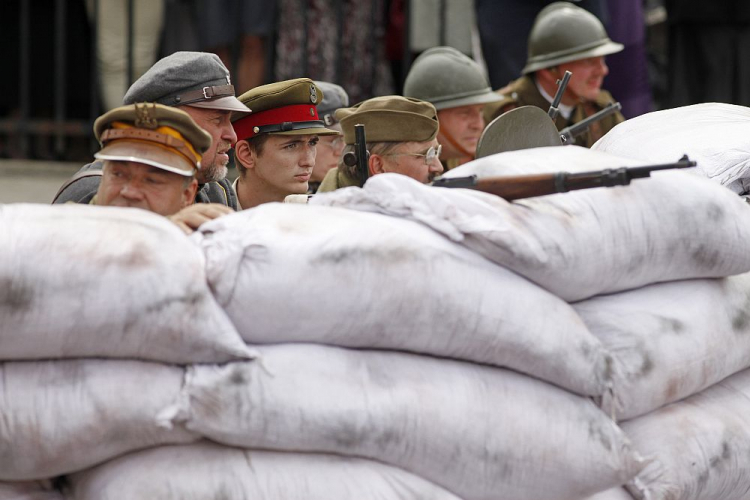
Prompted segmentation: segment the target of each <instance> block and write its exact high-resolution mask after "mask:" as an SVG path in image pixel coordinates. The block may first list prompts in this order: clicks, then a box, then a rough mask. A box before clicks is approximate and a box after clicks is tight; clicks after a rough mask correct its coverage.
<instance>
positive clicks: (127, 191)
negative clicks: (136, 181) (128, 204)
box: [120, 182, 143, 200]
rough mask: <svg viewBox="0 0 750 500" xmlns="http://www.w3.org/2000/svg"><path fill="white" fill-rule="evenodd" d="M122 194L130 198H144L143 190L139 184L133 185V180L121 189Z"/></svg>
mask: <svg viewBox="0 0 750 500" xmlns="http://www.w3.org/2000/svg"><path fill="white" fill-rule="evenodd" d="M120 196H122V197H123V198H127V199H129V200H142V199H143V191H142V190H141V189H140V188H138V187H137V186H135V185H133V183H132V182H128V183H127V184H125V185H124V186H122V189H120Z"/></svg>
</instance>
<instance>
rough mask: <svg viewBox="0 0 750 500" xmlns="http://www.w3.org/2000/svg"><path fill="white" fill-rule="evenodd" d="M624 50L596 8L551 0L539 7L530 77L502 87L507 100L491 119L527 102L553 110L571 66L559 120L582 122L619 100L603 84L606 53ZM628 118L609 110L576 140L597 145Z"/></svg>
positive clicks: (560, 123)
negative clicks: (590, 9) (593, 11)
mask: <svg viewBox="0 0 750 500" xmlns="http://www.w3.org/2000/svg"><path fill="white" fill-rule="evenodd" d="M622 49H623V46H622V45H621V44H619V43H615V42H613V41H612V40H610V39H609V36H608V35H607V32H606V30H605V29H604V25H603V24H602V23H601V21H599V19H597V18H596V16H594V15H593V14H591V13H590V12H588V11H586V10H584V9H582V8H580V7H578V6H576V5H574V4H572V3H569V2H554V3H551V4H549V5H548V6H546V7H545V8H543V9H542V10H541V11H540V12H539V14H538V15H537V17H536V19H535V20H534V25H533V27H532V28H531V33H530V34H529V43H528V53H529V55H528V59H527V61H526V66H525V67H524V68H523V70H522V74H523V75H524V76H522V77H521V78H519V79H518V80H515V81H513V82H511V83H510V84H509V85H508V86H506V87H504V88H502V89H500V90H498V91H497V92H498V94H500V96H501V97H502V100H501V101H500V102H498V103H496V104H490V105H488V106H487V107H486V108H485V119H486V120H487V122H490V121H492V120H493V119H494V118H496V117H497V116H499V115H501V114H502V113H504V112H506V111H510V110H511V109H514V108H516V107H519V106H526V105H531V106H537V107H539V108H542V109H544V110H545V111H547V110H548V109H549V106H550V104H551V103H552V100H553V98H554V96H555V93H556V92H557V83H556V82H557V80H558V79H561V78H562V77H563V75H564V74H565V71H566V70H567V71H570V72H571V73H572V76H571V77H570V82H569V83H568V87H567V90H566V91H565V93H564V94H563V98H562V101H561V103H560V106H559V109H560V113H559V115H558V117H557V120H556V121H555V125H556V126H557V129H558V130H562V129H563V128H565V127H567V126H569V125H572V124H574V123H578V122H579V121H581V120H583V119H584V118H586V117H587V116H591V115H592V114H594V113H596V112H597V111H599V110H601V109H603V108H604V107H606V106H607V104H609V103H610V102H612V101H613V100H614V99H613V98H612V96H611V95H610V94H609V92H607V91H606V90H603V89H602V82H603V80H604V77H605V76H607V73H609V69H608V68H607V64H606V63H605V62H604V57H605V56H607V55H609V54H615V53H617V52H620V51H622ZM623 121H625V117H624V116H622V114H621V113H619V112H616V113H614V114H612V115H609V116H607V117H606V118H604V119H602V120H601V121H599V122H597V123H594V124H592V125H591V126H590V127H589V131H588V132H587V133H585V134H583V135H581V136H580V137H578V139H577V140H576V144H577V145H579V146H586V147H591V146H592V145H593V144H594V143H595V142H596V141H597V140H598V139H599V138H600V137H601V136H603V135H604V134H606V133H607V132H608V131H609V130H611V129H612V128H613V127H614V126H615V125H617V124H618V123H620V122H623Z"/></svg>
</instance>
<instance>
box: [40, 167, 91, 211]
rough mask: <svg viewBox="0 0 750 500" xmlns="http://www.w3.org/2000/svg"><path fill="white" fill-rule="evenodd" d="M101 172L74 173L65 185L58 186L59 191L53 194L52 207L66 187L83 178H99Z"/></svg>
mask: <svg viewBox="0 0 750 500" xmlns="http://www.w3.org/2000/svg"><path fill="white" fill-rule="evenodd" d="M101 175H102V171H101V170H85V171H83V172H76V174H75V175H74V176H73V177H71V178H70V179H68V180H67V181H65V184H63V185H62V186H60V189H58V190H57V193H56V194H55V197H54V198H52V203H51V204H52V205H54V203H55V202H56V201H57V199H58V198H59V197H60V195H61V194H62V192H63V191H65V190H66V189H67V188H68V186H70V185H71V184H73V183H74V182H77V181H79V180H81V179H83V178H85V177H101Z"/></svg>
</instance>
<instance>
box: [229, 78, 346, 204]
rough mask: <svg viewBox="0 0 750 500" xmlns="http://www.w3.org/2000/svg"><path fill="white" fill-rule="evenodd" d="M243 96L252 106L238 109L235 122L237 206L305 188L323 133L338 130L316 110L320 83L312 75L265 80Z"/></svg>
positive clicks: (319, 95) (276, 199)
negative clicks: (243, 110) (240, 111)
mask: <svg viewBox="0 0 750 500" xmlns="http://www.w3.org/2000/svg"><path fill="white" fill-rule="evenodd" d="M239 99H240V101H242V103H243V104H244V105H245V106H247V107H249V108H250V109H252V110H253V112H252V113H251V114H249V115H235V116H234V117H233V123H232V124H233V126H234V130H235V132H236V133H237V139H238V141H237V145H236V147H235V158H236V160H237V169H238V171H239V177H238V178H237V180H236V181H235V184H234V188H235V191H236V193H237V199H238V206H239V208H240V209H241V210H242V209H247V208H252V207H255V206H258V205H260V204H262V203H269V202H274V201H278V202H282V201H284V198H286V197H287V196H289V195H292V194H305V193H307V190H308V182H309V180H310V176H311V174H312V171H313V167H314V166H315V156H316V147H317V144H318V138H319V136H326V135H333V136H336V135H339V132H337V131H336V130H331V129H328V128H326V127H325V124H324V122H323V121H322V120H321V119H320V117H319V116H318V110H317V105H318V104H319V103H320V102H321V100H322V99H323V92H322V91H321V89H320V88H319V87H318V86H317V85H315V83H314V82H313V81H312V80H310V79H309V78H297V79H295V80H286V81H282V82H276V83H271V84H268V85H261V86H260V87H256V88H254V89H252V90H249V91H247V92H245V93H244V94H242V95H241V96H240V97H239Z"/></svg>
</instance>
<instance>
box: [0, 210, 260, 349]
mask: <svg viewBox="0 0 750 500" xmlns="http://www.w3.org/2000/svg"><path fill="white" fill-rule="evenodd" d="M0 233H2V234H3V235H4V237H3V243H2V245H0V360H24V359H48V358H74V357H109V358H137V359H144V360H154V361H161V362H169V363H191V362H198V363H199V362H223V361H231V360H235V359H238V358H249V357H251V356H252V353H251V352H249V351H248V348H247V347H246V346H245V345H244V344H243V343H242V341H241V339H240V338H239V337H238V336H237V331H236V330H235V328H234V327H233V326H232V323H231V322H230V321H229V319H228V318H227V317H226V314H225V313H224V312H223V311H222V310H221V308H220V307H219V306H218V305H217V304H216V302H215V300H214V299H213V297H212V295H211V291H210V290H209V288H208V286H207V285H206V280H205V271H204V259H203V256H202V254H201V252H200V250H199V249H198V248H195V247H194V246H193V245H191V244H190V242H189V240H188V239H187V238H186V237H185V235H184V234H182V232H181V231H180V230H179V229H178V228H177V227H176V226H175V225H174V224H172V223H171V222H169V221H168V220H167V219H166V218H164V217H162V216H159V215H156V214H152V213H150V212H146V211H144V210H138V209H124V208H108V207H90V206H85V205H62V206H54V207H53V206H47V205H30V204H17V205H0Z"/></svg>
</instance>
